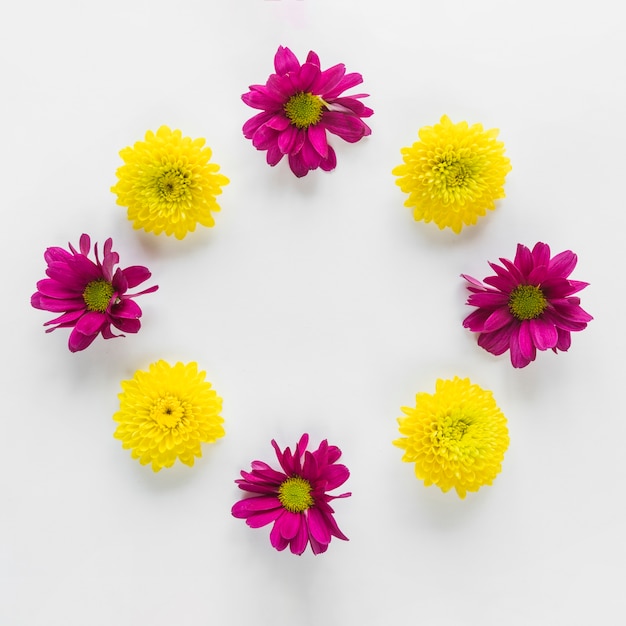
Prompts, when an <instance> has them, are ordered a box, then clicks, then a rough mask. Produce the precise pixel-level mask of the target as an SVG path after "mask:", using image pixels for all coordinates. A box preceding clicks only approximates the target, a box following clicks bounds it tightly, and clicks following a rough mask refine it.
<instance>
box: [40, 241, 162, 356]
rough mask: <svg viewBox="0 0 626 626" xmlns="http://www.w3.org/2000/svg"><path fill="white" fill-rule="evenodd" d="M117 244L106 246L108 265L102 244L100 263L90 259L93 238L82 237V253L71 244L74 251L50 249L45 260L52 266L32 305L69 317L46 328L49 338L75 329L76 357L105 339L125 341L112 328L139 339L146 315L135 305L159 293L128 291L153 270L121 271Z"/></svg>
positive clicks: (72, 347)
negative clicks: (140, 298) (99, 338)
mask: <svg viewBox="0 0 626 626" xmlns="http://www.w3.org/2000/svg"><path fill="white" fill-rule="evenodd" d="M112 246H113V240H112V239H111V238H109V239H107V240H106V241H105V242H104V254H103V259H102V262H100V258H99V256H98V244H95V245H94V255H95V258H96V260H95V263H94V262H93V261H92V260H90V259H89V258H87V255H88V254H89V250H90V248H91V240H90V239H89V235H85V234H83V235H81V238H80V244H79V250H76V249H75V248H74V247H73V246H72V244H69V247H70V250H69V252H68V251H67V250H64V249H63V248H58V247H54V248H48V249H47V250H46V252H45V253H44V259H45V260H46V263H47V264H48V268H47V269H46V274H47V275H48V278H44V279H43V280H40V281H39V282H38V283H37V291H36V292H35V293H34V294H33V295H32V297H31V299H30V303H31V304H32V306H33V307H35V308H36V309H43V310H44V311H52V312H54V313H60V312H63V314H62V315H61V316H59V317H57V318H55V319H53V320H50V321H48V322H46V323H45V324H44V326H49V325H50V324H55V326H54V327H53V328H49V329H48V330H46V332H51V331H53V330H56V329H57V328H72V332H71V333H70V337H69V341H68V345H69V349H70V350H71V351H72V352H78V351H79V350H84V349H85V348H87V347H88V346H89V345H91V343H92V342H93V340H94V339H95V338H96V337H97V336H98V335H99V334H101V335H102V336H103V337H104V338H105V339H112V338H113V337H120V336H121V337H123V336H124V335H115V334H114V333H113V332H112V331H111V326H115V328H118V329H119V330H121V331H123V332H125V333H136V332H138V331H139V328H140V327H141V322H140V321H139V318H140V317H141V309H140V308H139V305H138V304H137V303H136V302H135V301H134V300H133V298H136V297H137V296H140V295H142V294H144V293H151V292H153V291H156V290H157V289H158V286H157V285H154V287H150V288H148V289H145V290H144V291H141V292H139V293H135V294H129V293H126V292H127V290H128V289H130V288H132V287H136V286H137V285H140V284H141V283H143V282H144V281H146V280H148V278H150V276H151V274H150V272H149V271H148V268H146V267H143V266H142V265H133V266H131V267H127V268H126V269H121V268H119V267H118V268H117V269H114V267H115V265H116V264H117V263H119V255H118V254H117V252H113V250H112V249H111V248H112Z"/></svg>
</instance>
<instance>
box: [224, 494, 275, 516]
mask: <svg viewBox="0 0 626 626" xmlns="http://www.w3.org/2000/svg"><path fill="white" fill-rule="evenodd" d="M282 508H283V507H282V504H281V503H280V500H279V499H278V497H277V496H254V497H252V498H245V499H243V500H239V502H235V504H234V505H233V507H232V509H231V513H232V515H233V516H234V517H238V518H247V517H250V515H254V514H255V513H257V512H258V511H271V510H273V509H281V510H282Z"/></svg>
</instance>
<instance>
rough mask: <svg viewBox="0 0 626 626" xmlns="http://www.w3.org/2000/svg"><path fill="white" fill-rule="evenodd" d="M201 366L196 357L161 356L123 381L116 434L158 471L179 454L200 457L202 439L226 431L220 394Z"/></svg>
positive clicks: (188, 459) (188, 462) (184, 457)
mask: <svg viewBox="0 0 626 626" xmlns="http://www.w3.org/2000/svg"><path fill="white" fill-rule="evenodd" d="M205 376H206V373H205V372H202V371H198V364H197V363H195V362H191V363H187V364H183V363H180V362H179V363H176V364H175V365H174V366H171V365H170V364H169V363H167V362H166V361H163V360H160V361H157V362H156V363H152V364H151V365H150V367H149V369H148V371H147V372H146V371H141V370H138V371H137V372H135V375H134V376H133V377H132V378H131V379H130V380H123V381H122V383H121V385H122V390H123V391H122V393H120V394H119V396H118V397H119V399H120V408H119V411H117V413H115V415H113V419H114V420H115V421H116V422H117V424H118V426H117V429H116V431H115V434H114V436H115V438H116V439H120V440H121V441H122V447H123V448H124V449H126V450H130V451H131V456H132V457H133V458H134V459H138V460H139V462H140V463H141V464H142V465H148V464H150V465H152V469H153V470H154V471H155V472H158V471H160V470H161V469H162V468H164V467H171V466H172V465H174V462H175V461H176V459H178V460H179V461H180V462H181V463H184V464H186V465H190V466H191V465H193V464H194V461H195V458H196V457H200V456H202V449H201V444H203V443H213V442H214V441H216V440H217V439H219V438H220V437H223V436H224V434H225V433H224V428H223V426H222V424H223V422H224V420H223V418H222V417H221V416H220V411H221V410H222V399H221V398H220V397H219V396H218V395H217V393H216V392H215V390H214V389H212V387H211V383H209V382H208V381H207V380H205Z"/></svg>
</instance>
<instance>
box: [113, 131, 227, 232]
mask: <svg viewBox="0 0 626 626" xmlns="http://www.w3.org/2000/svg"><path fill="white" fill-rule="evenodd" d="M204 144H205V140H204V139H191V138H190V137H183V136H182V133H181V131H180V130H175V131H173V132H172V131H171V130H170V129H169V128H168V127H167V126H161V128H159V130H158V131H157V132H156V134H154V133H153V132H152V131H150V130H149V131H148V132H147V133H146V139H145V141H138V142H136V143H135V145H134V146H133V147H132V148H130V147H128V148H124V149H123V150H122V151H121V152H120V156H121V157H122V159H123V160H124V165H122V166H121V167H119V168H118V169H117V172H116V174H117V177H118V179H119V180H118V182H117V184H116V185H115V186H113V187H111V191H112V192H113V193H115V194H117V204H120V205H121V206H125V207H128V219H129V220H131V221H132V222H133V227H134V228H137V229H139V228H143V229H144V230H145V231H146V232H153V233H154V234H155V235H158V234H160V233H162V232H165V234H166V235H174V236H175V237H176V238H177V239H183V238H184V237H185V236H186V235H187V233H188V232H189V231H192V232H193V231H194V230H195V229H196V224H198V223H200V224H202V225H203V226H213V225H214V224H215V221H214V219H213V216H212V215H211V212H212V211H213V212H217V211H219V210H220V206H219V205H218V204H217V202H216V201H215V196H217V195H219V194H220V193H222V189H221V187H223V186H224V185H226V184H228V182H229V181H228V178H226V177H225V176H222V175H221V174H218V173H217V171H218V170H219V169H220V168H219V165H216V164H214V163H209V160H210V159H211V149H210V148H208V147H206V148H203V147H202V146H204Z"/></svg>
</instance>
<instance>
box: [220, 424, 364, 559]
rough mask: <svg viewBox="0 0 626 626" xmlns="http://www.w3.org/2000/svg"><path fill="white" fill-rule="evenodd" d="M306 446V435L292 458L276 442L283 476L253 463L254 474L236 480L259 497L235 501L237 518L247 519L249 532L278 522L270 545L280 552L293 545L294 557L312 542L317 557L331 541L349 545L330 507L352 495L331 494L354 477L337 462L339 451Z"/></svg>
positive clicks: (324, 444)
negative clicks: (313, 449) (350, 476)
mask: <svg viewBox="0 0 626 626" xmlns="http://www.w3.org/2000/svg"><path fill="white" fill-rule="evenodd" d="M308 442H309V436H308V435H307V434H306V433H305V434H304V435H302V437H301V438H300V441H299V442H298V445H297V446H296V450H295V452H294V453H293V454H292V453H291V450H290V449H289V448H286V449H285V451H284V452H281V450H280V448H279V447H278V445H277V444H276V442H275V441H274V440H272V446H274V450H275V451H276V456H277V457H278V462H279V463H280V466H281V468H282V470H283V471H282V472H280V471H277V470H275V469H272V468H271V467H270V466H269V465H268V464H267V463H264V462H263V461H253V462H252V471H250V472H244V471H242V472H241V475H242V476H243V478H240V479H238V480H236V481H235V482H236V483H237V484H238V485H239V488H240V489H243V490H244V491H249V492H251V493H253V494H255V495H254V496H252V497H250V498H245V499H243V500H240V501H239V502H237V503H236V504H235V505H234V506H233V508H232V514H233V516H234V517H237V518H241V519H245V520H246V524H248V526H250V527H251V528H260V527H261V526H266V525H267V524H269V523H271V522H274V526H273V527H272V530H271V532H270V541H271V543H272V546H274V548H276V549H277V550H284V549H285V548H286V547H287V546H289V548H290V550H291V552H293V554H302V553H303V552H304V551H305V549H306V547H307V544H308V543H310V544H311V549H312V550H313V553H314V554H320V553H322V552H326V550H327V549H328V544H329V543H330V540H331V538H332V537H337V538H338V539H343V540H345V541H348V538H347V537H346V536H345V535H344V534H343V533H342V532H341V531H340V530H339V527H338V526H337V523H336V522H335V519H334V517H333V513H334V511H333V509H332V508H331V506H330V504H329V502H330V501H331V500H334V499H335V498H346V497H348V496H350V495H352V494H350V493H342V494H341V495H339V496H331V495H329V494H328V493H327V492H328V491H332V490H333V489H336V488H337V487H339V486H340V485H343V483H345V482H346V480H348V476H349V475H350V472H349V471H348V468H347V467H346V466H345V465H340V464H337V463H336V461H337V459H339V457H340V456H341V450H340V449H339V448H338V447H337V446H329V445H328V441H326V439H324V441H322V443H321V444H320V446H319V448H318V449H317V450H315V452H308V451H306V447H307V444H308Z"/></svg>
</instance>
